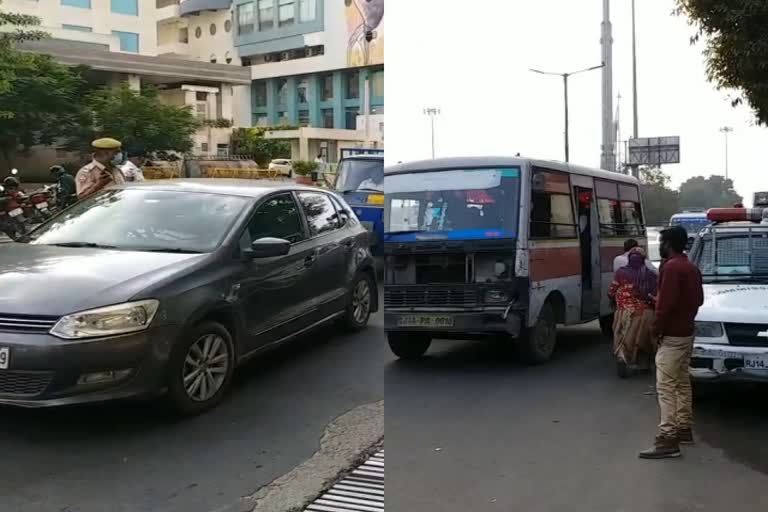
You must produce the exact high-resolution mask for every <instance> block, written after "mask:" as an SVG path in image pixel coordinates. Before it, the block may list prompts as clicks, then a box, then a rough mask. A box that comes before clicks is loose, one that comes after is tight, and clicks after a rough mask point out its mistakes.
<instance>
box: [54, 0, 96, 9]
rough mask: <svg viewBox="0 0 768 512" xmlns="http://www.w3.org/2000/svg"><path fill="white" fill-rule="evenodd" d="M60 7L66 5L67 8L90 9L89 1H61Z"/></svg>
mask: <svg viewBox="0 0 768 512" xmlns="http://www.w3.org/2000/svg"><path fill="white" fill-rule="evenodd" d="M61 5H67V6H69V7H82V8H83V9H90V8H91V0H61Z"/></svg>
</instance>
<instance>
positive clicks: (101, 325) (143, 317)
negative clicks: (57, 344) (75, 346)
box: [50, 299, 160, 340]
mask: <svg viewBox="0 0 768 512" xmlns="http://www.w3.org/2000/svg"><path fill="white" fill-rule="evenodd" d="M159 306H160V302H159V301H157V300H155V299H149V300H141V301H137V302H126V303H125V304H117V305H115V306H107V307H103V308H96V309H89V310H88V311H81V312H79V313H72V314H71V315H67V316H65V317H62V318H61V319H60V320H59V321H58V322H56V325H54V326H53V329H51V331H50V333H51V334H52V335H54V336H56V337H59V338H64V339H67V340H75V339H81V338H95V337H101V336H114V335H117V334H128V333H131V332H138V331H143V330H144V329H146V328H147V327H149V324H151V323H152V319H153V318H154V317H155V313H157V309H158V307H159Z"/></svg>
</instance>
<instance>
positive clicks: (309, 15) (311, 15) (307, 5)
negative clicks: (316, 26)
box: [299, 0, 317, 23]
mask: <svg viewBox="0 0 768 512" xmlns="http://www.w3.org/2000/svg"><path fill="white" fill-rule="evenodd" d="M316 18H317V0H299V19H300V20H301V22H302V23H305V22H307V21H315V19H316Z"/></svg>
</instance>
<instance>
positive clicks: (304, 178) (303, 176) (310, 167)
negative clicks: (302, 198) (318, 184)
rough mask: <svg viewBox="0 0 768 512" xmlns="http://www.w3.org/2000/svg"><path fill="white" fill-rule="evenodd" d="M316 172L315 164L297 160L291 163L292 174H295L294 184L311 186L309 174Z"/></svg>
mask: <svg viewBox="0 0 768 512" xmlns="http://www.w3.org/2000/svg"><path fill="white" fill-rule="evenodd" d="M316 170H317V162H310V161H307V160H299V161H297V162H293V172H294V174H296V183H300V184H302V185H312V183H313V182H312V177H311V174H312V173H313V172H314V171H316Z"/></svg>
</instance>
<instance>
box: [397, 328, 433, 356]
mask: <svg viewBox="0 0 768 512" xmlns="http://www.w3.org/2000/svg"><path fill="white" fill-rule="evenodd" d="M387 341H388V342H389V348H390V350H392V353H393V354H395V355H396V356H397V357H399V358H400V359H418V358H420V357H421V356H423V355H424V354H425V353H426V352H427V350H428V349H429V346H430V345H431V344H432V337H431V336H430V335H429V334H421V333H418V334H415V333H408V332H390V333H387Z"/></svg>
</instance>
